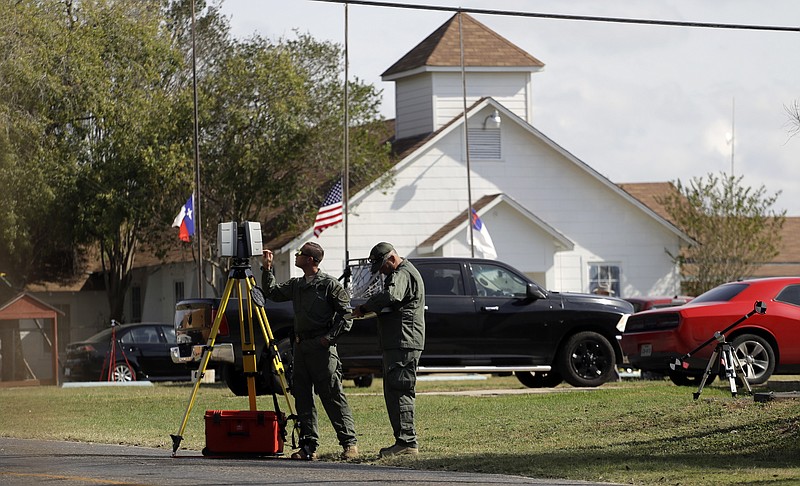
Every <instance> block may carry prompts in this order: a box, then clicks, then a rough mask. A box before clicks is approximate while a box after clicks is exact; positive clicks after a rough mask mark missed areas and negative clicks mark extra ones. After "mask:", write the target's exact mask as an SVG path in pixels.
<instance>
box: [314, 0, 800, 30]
mask: <svg viewBox="0 0 800 486" xmlns="http://www.w3.org/2000/svg"><path fill="white" fill-rule="evenodd" d="M311 1H312V2H324V3H342V4H349V5H363V6H367V7H386V8H402V9H410V10H433V11H439V12H465V13H470V14H479V15H499V16H507V17H529V18H537V19H553V20H577V21H584V22H605V23H617V24H640V25H664V26H670V27H700V28H706V29H732V30H762V31H773V32H800V27H788V26H779V25H748V24H721V23H715V22H682V21H678V20H653V19H634V18H622V17H593V16H589V15H566V14H547V13H535V12H515V11H512V10H491V9H481V8H464V7H445V6H438V5H417V4H411V3H394V2H376V1H372V0H311Z"/></svg>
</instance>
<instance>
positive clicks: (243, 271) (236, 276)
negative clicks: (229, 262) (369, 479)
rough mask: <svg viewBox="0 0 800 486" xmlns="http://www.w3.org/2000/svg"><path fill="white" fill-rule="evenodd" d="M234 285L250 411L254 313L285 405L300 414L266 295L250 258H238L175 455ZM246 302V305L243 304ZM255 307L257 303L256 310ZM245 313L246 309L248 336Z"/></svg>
mask: <svg viewBox="0 0 800 486" xmlns="http://www.w3.org/2000/svg"><path fill="white" fill-rule="evenodd" d="M243 284H244V285H245V286H246V289H244V291H243V288H242V285H243ZM234 286H235V287H236V297H237V299H238V300H239V329H240V331H241V334H240V336H241V343H240V344H241V348H242V364H243V366H244V374H245V376H246V377H247V395H248V398H249V402H250V410H253V411H255V410H257V407H256V386H255V376H256V370H257V363H256V346H255V339H254V331H253V329H254V327H253V313H255V315H256V317H257V318H258V322H259V327H260V328H261V332H262V334H263V335H264V341H265V342H266V343H267V345H268V346H269V347H270V349H271V351H272V352H271V354H272V369H273V370H274V371H275V373H276V374H277V375H278V380H279V382H280V385H281V389H282V391H283V395H284V397H285V398H286V402H287V404H288V406H289V412H290V413H291V417H297V412H296V411H295V409H294V403H293V402H292V400H291V399H290V397H289V385H288V382H287V381H286V374H285V369H284V367H283V362H282V361H281V355H280V353H279V352H278V345H277V344H276V341H275V336H274V335H273V334H272V329H270V326H269V321H268V320H267V313H266V311H265V310H264V303H265V301H266V299H265V297H264V293H263V291H262V290H261V289H260V288H259V287H257V286H256V279H255V277H254V276H253V272H252V271H251V270H250V265H249V263H248V261H247V259H235V260H234V264H233V267H232V268H231V271H230V273H229V274H228V283H227V284H226V285H225V291H224V292H223V294H222V300H221V301H220V305H219V310H218V311H217V315H216V317H215V318H214V324H213V325H212V326H211V334H209V336H208V341H207V343H206V345H205V346H204V348H203V356H202V358H201V360H200V367H199V368H198V370H197V380H196V381H195V383H194V388H192V393H191V395H190V396H189V403H188V405H187V406H186V412H185V413H184V414H183V421H182V422H181V426H180V429H179V430H178V433H177V434H174V435H172V434H170V437H171V438H172V455H173V456H174V455H175V454H176V452H177V450H178V448H179V447H180V444H181V441H182V440H183V432H184V430H185V429H186V423H187V421H188V420H189V412H191V410H192V407H193V406H194V401H195V398H196V396H197V390H198V389H199V388H200V382H201V381H202V380H201V378H202V377H203V374H204V373H205V371H206V367H207V366H208V361H209V360H210V358H211V353H212V352H213V350H214V341H215V340H216V338H217V333H218V332H219V326H220V324H221V323H222V318H223V316H224V315H225V309H227V307H228V302H229V301H230V298H231V294H232V293H233V289H234ZM245 299H246V306H245V305H244V304H245V302H244V301H245ZM253 304H255V307H254V306H253ZM245 310H247V323H248V326H247V331H248V332H247V333H245V314H244V313H245ZM275 405H276V410H275V411H276V412H277V411H278V410H277V399H275Z"/></svg>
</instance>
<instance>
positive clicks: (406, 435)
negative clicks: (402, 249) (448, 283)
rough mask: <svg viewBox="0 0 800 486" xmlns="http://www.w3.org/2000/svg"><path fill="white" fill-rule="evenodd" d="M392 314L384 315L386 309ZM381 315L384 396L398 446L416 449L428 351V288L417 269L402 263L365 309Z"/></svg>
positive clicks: (404, 261)
mask: <svg viewBox="0 0 800 486" xmlns="http://www.w3.org/2000/svg"><path fill="white" fill-rule="evenodd" d="M386 307H388V308H390V309H391V312H384V313H381V310H382V309H384V308H386ZM362 310H363V311H364V312H377V313H378V339H379V343H380V347H381V349H382V350H383V395H384V399H385V401H386V411H387V412H388V414H389V422H390V423H391V424H392V429H393V431H394V437H395V443H396V444H400V445H404V446H407V447H417V433H416V430H415V428H414V399H415V397H416V384H417V366H418V365H419V357H420V355H421V354H422V350H423V349H424V348H425V286H424V284H423V282H422V277H421V276H420V274H419V272H418V271H417V269H416V268H415V267H414V265H412V264H411V263H410V262H409V261H408V260H405V259H404V260H403V261H402V262H401V263H400V265H399V266H398V267H397V269H396V270H395V271H393V272H392V273H390V274H389V275H387V276H386V279H385V280H384V290H383V292H381V293H380V294H377V295H373V296H372V297H370V299H369V300H367V302H365V303H364V304H363V306H362Z"/></svg>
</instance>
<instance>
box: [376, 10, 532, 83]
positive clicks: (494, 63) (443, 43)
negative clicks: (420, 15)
mask: <svg viewBox="0 0 800 486" xmlns="http://www.w3.org/2000/svg"><path fill="white" fill-rule="evenodd" d="M459 16H460V17H461V30H462V31H463V33H464V66H465V67H490V68H512V69H513V68H517V69H518V68H524V70H525V71H538V70H540V69H541V68H543V67H544V63H543V62H542V61H540V60H538V59H536V58H535V57H533V56H531V55H530V54H528V53H527V52H525V51H524V50H522V49H520V48H519V47H517V46H516V45H514V44H512V43H511V42H509V41H508V40H507V39H506V38H505V37H503V36H501V35H500V34H498V33H497V32H495V31H493V30H492V29H490V28H488V27H486V26H485V25H483V24H482V23H480V22H478V21H477V20H475V19H474V18H473V17H471V16H470V15H468V14H465V13H463V12H460V13H457V14H455V15H453V16H452V17H450V19H449V20H448V21H447V22H445V23H444V24H442V25H441V26H440V27H439V28H438V29H436V30H435V31H434V32H433V33H432V34H431V35H429V36H428V37H426V38H425V40H423V41H422V42H420V43H419V44H417V46H416V47H414V48H413V49H411V50H410V51H409V52H408V53H406V55H405V56H403V57H402V58H400V60H399V61H397V62H396V63H394V64H393V65H392V66H391V67H390V68H389V69H387V70H386V71H384V73H383V74H381V77H382V78H383V79H384V81H389V80H392V79H396V78H398V77H401V76H400V74H401V73H408V72H409V71H415V70H420V69H423V68H426V67H439V68H442V67H444V68H455V67H459V68H460V67H461V37H460V35H459V25H458V24H459V22H458V18H459Z"/></svg>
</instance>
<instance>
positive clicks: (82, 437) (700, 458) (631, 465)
mask: <svg viewBox="0 0 800 486" xmlns="http://www.w3.org/2000/svg"><path fill="white" fill-rule="evenodd" d="M795 378H797V377H791V378H790V379H789V381H785V379H784V381H774V382H773V385H771V386H772V387H773V388H777V387H780V388H777V389H780V390H800V381H792V380H794V379H795ZM380 387H381V382H380V380H375V383H374V384H373V386H372V387H370V388H368V389H361V388H354V387H348V388H347V392H348V398H349V400H350V403H351V407H352V408H353V411H354V414H355V421H356V430H357V432H358V436H359V448H360V449H361V451H362V459H361V462H364V463H380V464H390V465H399V466H406V467H412V468H420V469H436V470H457V471H475V472H488V473H502V474H516V475H523V476H531V477H538V478H562V479H573V480H590V481H611V482H620V483H632V484H671V485H676V484H680V485H712V484H781V485H784V484H800V440H799V439H800V400H798V399H788V400H774V401H771V402H767V403H758V402H755V401H754V400H753V399H752V398H751V397H749V396H746V395H740V396H739V397H738V398H733V397H731V395H730V390H729V389H728V388H727V387H725V386H722V384H715V385H712V386H707V387H706V388H705V389H704V390H703V394H702V396H701V397H700V399H699V400H694V399H693V398H692V392H693V391H694V390H693V389H691V388H680V387H676V386H674V385H672V384H671V383H669V382H667V381H625V382H620V383H612V384H607V385H604V386H603V387H601V388H599V389H595V390H591V391H580V390H573V389H570V388H569V387H565V388H564V387H560V388H559V390H561V391H560V392H559V393H542V394H509V395H490V396H469V395H444V394H429V393H427V392H449V391H460V390H480V389H497V388H522V386H521V385H519V384H518V383H517V382H516V380H515V379H514V378H512V377H505V378H500V377H493V378H490V379H489V380H485V381H452V382H420V383H419V385H418V397H417V428H418V435H419V440H420V447H421V449H420V454H419V456H417V457H402V458H393V459H390V460H378V459H377V451H378V449H380V448H381V447H384V446H387V445H390V444H391V442H392V439H391V428H390V426H389V423H388V419H387V417H386V411H385V409H384V403H383V396H382V394H381V388H380ZM761 391H763V390H761ZM190 395H191V386H190V385H188V384H180V385H178V384H168V385H156V386H153V387H135V388H107V387H98V388H55V387H38V388H12V389H0V409H2V410H3V411H4V413H3V414H0V435H3V436H9V437H21V438H39V439H56V440H74V441H90V442H102V443H114V444H130V445H141V446H150V447H161V448H164V453H165V454H169V453H171V447H172V443H171V440H170V437H169V435H170V434H174V433H176V432H177V431H178V429H179V428H180V425H181V420H182V418H183V414H184V411H185V410H186V407H187V404H188V401H189V397H190ZM280 400H281V401H280V404H281V406H282V407H285V404H286V402H285V400H284V399H283V398H282V397H280ZM258 405H259V409H262V410H271V409H272V399H271V397H259V399H258ZM247 408H248V400H247V397H235V396H233V395H232V394H231V393H230V392H228V390H227V389H226V388H224V386H222V385H217V384H214V385H202V386H201V387H200V391H199V393H198V394H197V395H196V400H195V403H194V406H193V410H192V413H191V414H190V416H189V418H188V422H187V427H186V430H185V431H184V434H183V436H184V440H183V442H182V444H181V445H182V447H184V448H187V449H191V450H200V449H202V448H203V446H204V441H205V436H204V433H205V432H204V424H203V418H202V417H203V414H204V412H205V410H209V409H223V410H237V409H247ZM320 412H321V417H320V427H321V430H320V433H321V436H322V442H321V444H320V451H319V452H320V453H321V458H322V460H327V461H335V460H337V459H336V457H337V453H338V452H339V450H340V449H339V447H338V444H337V443H336V437H335V434H334V433H333V430H332V429H331V427H330V423H329V422H328V421H327V419H326V418H325V417H324V412H322V411H321V410H320ZM287 449H288V444H287Z"/></svg>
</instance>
